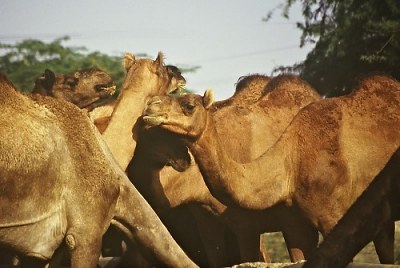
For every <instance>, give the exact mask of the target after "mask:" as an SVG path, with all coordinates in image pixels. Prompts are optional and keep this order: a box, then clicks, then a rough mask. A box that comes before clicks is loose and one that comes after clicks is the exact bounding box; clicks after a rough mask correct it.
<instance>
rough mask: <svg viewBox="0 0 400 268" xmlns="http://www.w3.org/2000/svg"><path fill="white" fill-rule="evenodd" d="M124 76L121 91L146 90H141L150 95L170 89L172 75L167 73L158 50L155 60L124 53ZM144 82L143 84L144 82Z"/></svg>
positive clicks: (161, 93)
mask: <svg viewBox="0 0 400 268" xmlns="http://www.w3.org/2000/svg"><path fill="white" fill-rule="evenodd" d="M123 65H124V68H125V71H126V76H125V80H124V84H123V86H122V87H123V89H122V91H125V92H129V91H137V90H143V88H144V86H145V87H146V88H147V89H146V90H150V92H141V93H143V94H146V95H150V96H157V95H163V94H168V93H170V92H171V91H173V90H175V88H174V89H173V90H172V89H171V88H170V86H169V84H170V82H172V79H171V78H170V77H172V76H173V75H171V74H169V72H168V68H167V67H166V66H165V65H164V55H163V54H162V53H161V52H159V53H158V56H157V58H156V59H155V60H151V59H148V58H140V59H137V58H136V57H135V55H133V54H131V53H126V54H125V56H124V60H123ZM175 68H176V67H175ZM144 83H145V84H144Z"/></svg>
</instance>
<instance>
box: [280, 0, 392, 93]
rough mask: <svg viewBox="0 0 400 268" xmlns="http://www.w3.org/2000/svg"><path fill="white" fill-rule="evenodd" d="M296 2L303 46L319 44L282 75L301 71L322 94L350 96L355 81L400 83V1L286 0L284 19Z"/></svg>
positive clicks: (283, 68) (298, 25) (287, 68)
mask: <svg viewBox="0 0 400 268" xmlns="http://www.w3.org/2000/svg"><path fill="white" fill-rule="evenodd" d="M295 2H298V3H299V4H300V5H301V7H302V12H303V17H304V21H302V22H298V23H297V27H298V28H299V29H300V30H301V31H302V36H301V40H300V46H303V45H305V44H306V43H311V44H314V48H313V49H312V51H311V52H309V54H308V55H307V58H306V59H305V60H304V61H303V62H301V63H298V64H296V65H294V66H291V67H280V68H277V70H278V71H283V70H291V71H295V72H298V73H299V74H300V76H301V77H302V78H303V79H305V80H306V81H308V82H310V83H311V84H312V85H313V86H314V87H315V88H316V89H318V90H319V92H320V93H322V94H325V95H328V96H333V95H341V94H344V93H347V92H348V91H349V90H351V88H352V87H353V85H354V82H356V79H357V78H359V77H360V76H362V75H364V74H368V73H371V72H382V73H387V74H389V75H392V76H393V77H395V78H397V79H400V1H399V0H347V1H341V0H297V1H296V0H286V2H285V4H284V5H283V6H282V7H281V9H282V11H283V16H285V17H288V16H289V15H288V14H289V13H288V12H289V9H290V7H292V6H293V5H294V4H295Z"/></svg>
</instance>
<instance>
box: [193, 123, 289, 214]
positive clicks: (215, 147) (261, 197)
mask: <svg viewBox="0 0 400 268" xmlns="http://www.w3.org/2000/svg"><path fill="white" fill-rule="evenodd" d="M221 138H229V137H221ZM287 145H288V144H285V142H284V141H283V140H282V141H278V142H277V143H276V144H275V145H274V146H272V147H271V148H269V149H268V150H267V151H266V152H265V153H264V154H263V155H261V156H260V157H258V158H257V159H255V160H252V161H251V162H248V163H238V162H236V161H234V160H233V159H232V158H230V157H229V156H228V154H227V153H226V152H225V151H224V148H222V146H221V143H220V137H219V136H218V134H217V131H216V128H215V124H214V121H213V118H211V117H210V116H209V118H208V120H207V126H206V129H205V131H204V132H203V133H202V135H201V137H200V138H199V139H198V140H197V141H195V142H193V143H189V144H188V146H189V148H190V150H191V152H192V154H193V155H194V157H195V159H196V162H197V163H198V165H199V168H200V172H201V173H202V175H203V178H204V180H205V182H206V184H207V186H208V188H209V189H210V192H211V193H212V194H213V195H214V196H215V197H216V198H217V199H218V200H220V201H221V202H223V203H224V204H225V205H234V206H240V207H245V208H248V209H263V208H267V207H271V206H273V205H275V204H277V203H279V202H282V201H287V202H290V198H291V196H290V194H291V185H292V182H293V178H292V176H293V172H289V171H291V170H293V169H294V168H295V166H294V163H295V162H294V161H293V160H294V159H293V157H295V156H294V155H293V154H292V151H293V150H292V148H288V146H287ZM289 145H290V144H289Z"/></svg>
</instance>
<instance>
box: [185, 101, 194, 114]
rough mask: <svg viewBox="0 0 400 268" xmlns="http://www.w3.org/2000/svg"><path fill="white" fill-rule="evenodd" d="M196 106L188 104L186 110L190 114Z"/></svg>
mask: <svg viewBox="0 0 400 268" xmlns="http://www.w3.org/2000/svg"><path fill="white" fill-rule="evenodd" d="M194 107H195V106H194V104H193V103H186V105H185V108H186V110H187V111H188V112H193V110H194Z"/></svg>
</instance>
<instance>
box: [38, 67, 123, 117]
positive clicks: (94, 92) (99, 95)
mask: <svg viewBox="0 0 400 268" xmlns="http://www.w3.org/2000/svg"><path fill="white" fill-rule="evenodd" d="M115 90H116V87H115V85H114V84H113V80H112V78H111V76H110V75H109V74H107V73H106V72H104V71H102V70H100V69H97V68H90V69H83V70H79V71H76V72H74V74H72V75H70V74H55V73H54V72H52V71H51V70H49V69H46V70H45V71H44V73H43V74H42V75H41V76H39V77H38V78H36V80H35V87H34V88H33V90H32V93H33V94H41V95H44V96H51V97H54V98H56V99H62V100H66V101H69V102H72V103H73V104H75V105H76V106H78V107H79V108H82V109H83V108H85V109H86V110H88V111H91V110H93V109H94V108H96V107H98V106H101V105H104V104H105V103H107V102H110V101H112V100H113V95H114V93H115Z"/></svg>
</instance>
